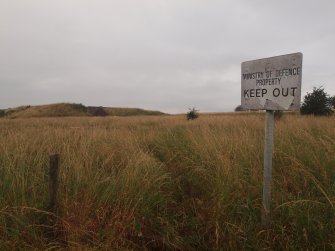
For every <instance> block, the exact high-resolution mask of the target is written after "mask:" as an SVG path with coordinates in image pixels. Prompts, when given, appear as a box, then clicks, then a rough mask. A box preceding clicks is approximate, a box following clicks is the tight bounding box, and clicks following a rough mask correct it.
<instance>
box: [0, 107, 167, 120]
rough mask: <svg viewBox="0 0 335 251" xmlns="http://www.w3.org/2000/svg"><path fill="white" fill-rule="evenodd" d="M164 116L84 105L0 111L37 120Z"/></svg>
mask: <svg viewBox="0 0 335 251" xmlns="http://www.w3.org/2000/svg"><path fill="white" fill-rule="evenodd" d="M139 115H164V113H162V112H159V111H149V110H144V109H139V108H114V107H100V106H99V107H96V106H84V105H82V104H71V103H59V104H49V105H37V106H30V105H27V106H19V107H15V108H9V109H5V110H0V117H6V118H36V117H69V116H71V117H84V116H139Z"/></svg>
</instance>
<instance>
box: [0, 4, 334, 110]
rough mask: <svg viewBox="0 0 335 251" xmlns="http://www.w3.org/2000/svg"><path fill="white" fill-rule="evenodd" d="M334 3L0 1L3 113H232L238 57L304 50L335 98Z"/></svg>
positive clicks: (309, 74)
mask: <svg viewBox="0 0 335 251" xmlns="http://www.w3.org/2000/svg"><path fill="white" fill-rule="evenodd" d="M334 10H335V1H333V0H318V1H316V0H314V1H311V0H300V1H298V0H280V1H270V0H253V1H250V0H207V1H205V0H201V1H200V0H108V1H107V0H57V1H55V0H0V85H1V92H0V108H7V107H15V106H19V105H28V104H30V105H35V104H47V103H56V102H76V103H83V104H85V105H102V106H120V107H141V108H146V109H157V110H161V111H164V112H171V113H175V112H185V111H187V108H189V107H194V106H195V107H197V108H198V109H200V110H201V111H212V112H218V111H233V110H234V108H235V107H236V106H237V105H239V104H240V89H241V83H240V82H241V80H240V71H241V69H240V67H241V66H240V65H241V62H243V61H248V60H253V59H258V58H264V57H271V56H276V55H282V54H288V53H294V52H302V53H303V54H304V59H303V82H302V94H303V95H304V94H305V93H306V92H307V91H311V90H312V88H313V86H320V85H322V86H324V88H325V90H326V92H328V93H329V94H331V95H334V94H335V85H334V79H335V73H334V72H335V71H334V70H335V60H334V56H335V53H334V51H335V50H334V45H335V15H334Z"/></svg>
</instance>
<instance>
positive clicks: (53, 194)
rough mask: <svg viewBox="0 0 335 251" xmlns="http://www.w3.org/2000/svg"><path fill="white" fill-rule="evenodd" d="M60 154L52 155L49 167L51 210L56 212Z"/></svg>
mask: <svg viewBox="0 0 335 251" xmlns="http://www.w3.org/2000/svg"><path fill="white" fill-rule="evenodd" d="M59 159H60V158H59V154H53V155H50V169H49V210H50V211H51V212H56V209H57V193H58V174H59Z"/></svg>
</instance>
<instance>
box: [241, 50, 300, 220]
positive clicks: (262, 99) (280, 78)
mask: <svg viewBox="0 0 335 251" xmlns="http://www.w3.org/2000/svg"><path fill="white" fill-rule="evenodd" d="M241 71H242V74H241V84H242V88H241V106H242V108H243V109H244V110H266V121H265V145H264V176H263V177H264V178H263V202H262V205H263V208H262V217H261V218H262V224H263V225H264V226H266V225H268V224H269V223H270V215H271V211H270V205H271V182H272V153H273V150H272V148H273V128H274V112H275V111H288V110H289V111H294V110H299V109H300V99H301V74H302V53H293V54H288V55H282V56H276V57H271V58H263V59H258V60H253V61H247V62H243V63H242V65H241Z"/></svg>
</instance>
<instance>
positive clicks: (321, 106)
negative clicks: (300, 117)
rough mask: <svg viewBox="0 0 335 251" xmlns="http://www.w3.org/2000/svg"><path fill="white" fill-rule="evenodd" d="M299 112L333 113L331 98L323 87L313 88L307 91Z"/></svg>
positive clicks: (319, 114) (312, 113)
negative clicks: (311, 90) (310, 91)
mask: <svg viewBox="0 0 335 251" xmlns="http://www.w3.org/2000/svg"><path fill="white" fill-rule="evenodd" d="M300 112H301V114H304V115H317V116H324V115H330V114H332V113H333V110H332V98H331V97H330V96H329V95H328V94H327V93H326V92H325V91H324V88H322V87H319V88H316V87H314V88H313V92H312V93H307V94H306V96H305V97H304V102H303V104H302V106H301V109H300Z"/></svg>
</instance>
